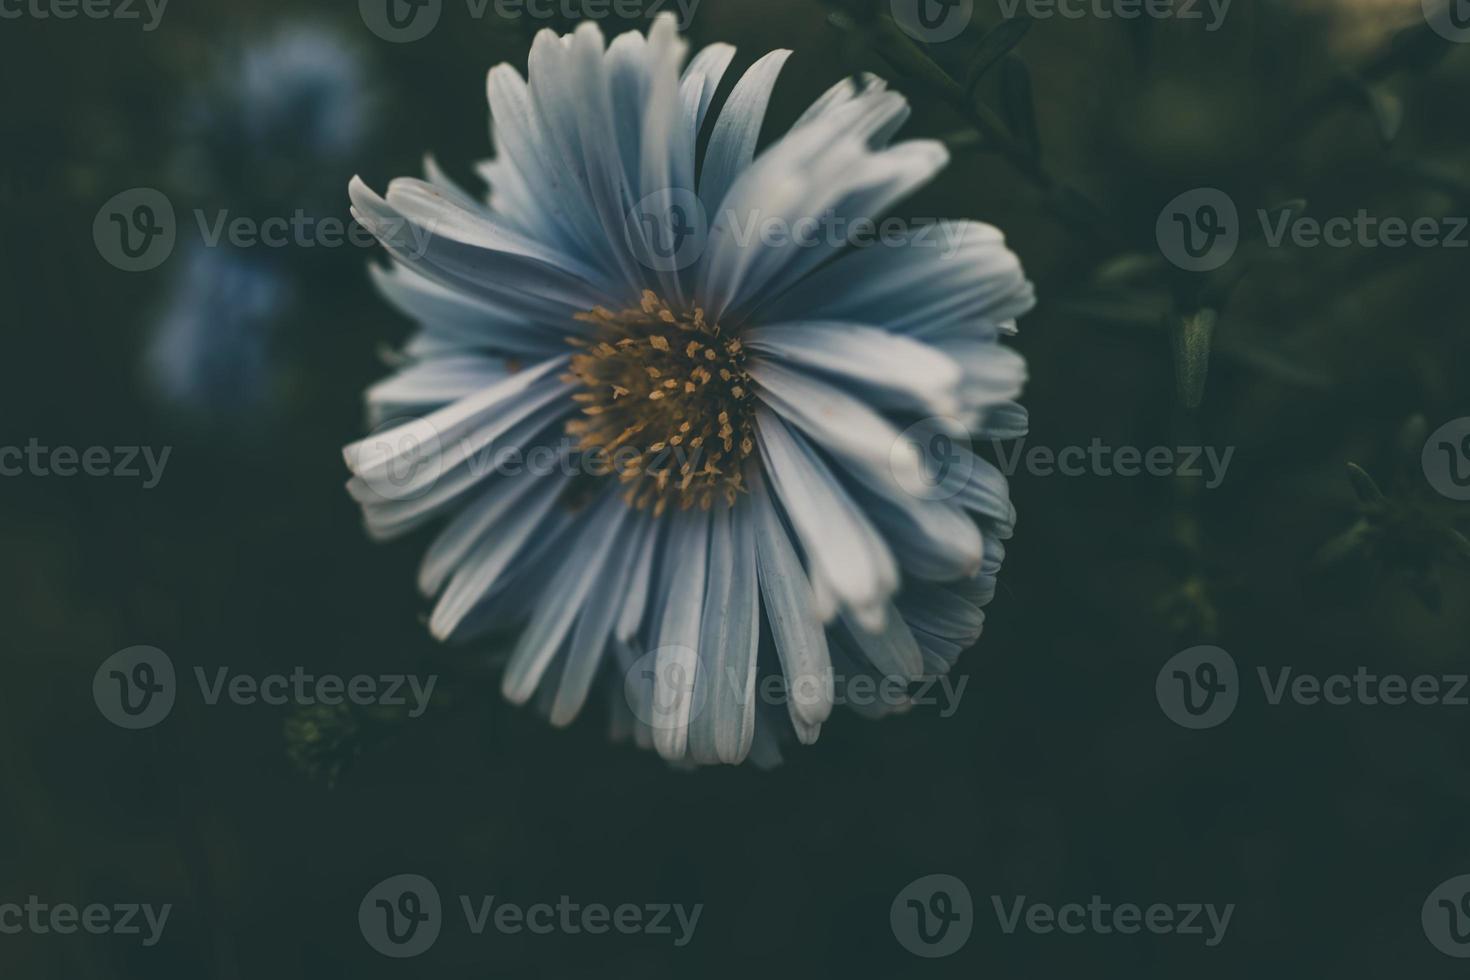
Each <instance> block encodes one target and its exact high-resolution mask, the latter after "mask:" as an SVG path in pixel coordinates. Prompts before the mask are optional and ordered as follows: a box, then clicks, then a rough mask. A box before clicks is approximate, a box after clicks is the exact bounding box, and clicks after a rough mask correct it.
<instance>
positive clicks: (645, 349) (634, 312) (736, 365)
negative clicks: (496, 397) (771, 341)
mask: <svg viewBox="0 0 1470 980" xmlns="http://www.w3.org/2000/svg"><path fill="white" fill-rule="evenodd" d="M577 319H578V320H581V321H582V322H584V323H590V324H593V325H594V326H596V327H597V329H598V333H599V334H600V337H599V338H598V339H595V340H589V339H585V338H580V337H578V338H568V339H569V342H570V343H572V344H573V345H574V346H575V347H577V348H578V352H577V353H576V354H574V355H572V363H571V373H570V374H568V375H566V376H565V380H567V381H568V382H569V383H580V384H581V386H582V387H583V389H584V390H583V391H580V392H578V393H577V394H575V395H573V396H572V397H573V399H575V400H576V401H577V402H579V403H581V405H582V415H581V417H580V418H574V419H572V420H570V421H568V422H567V434H568V435H570V436H572V437H573V438H575V439H577V440H578V446H579V448H580V449H582V450H583V451H584V452H592V453H597V454H599V455H600V456H602V457H603V458H604V459H605V460H606V462H607V464H608V465H609V466H610V467H611V468H612V470H613V472H615V473H617V474H618V478H619V479H620V480H622V481H623V482H624V483H626V484H628V491H627V494H626V496H625V499H626V500H627V501H628V503H629V505H631V506H634V507H638V508H644V507H652V508H653V510H654V513H655V514H656V515H657V514H662V513H663V511H664V510H665V508H667V507H668V505H669V503H670V502H671V501H677V502H678V504H679V506H680V507H682V508H684V509H688V508H689V507H691V506H693V505H694V504H695V503H696V502H697V503H698V504H699V506H700V507H702V508H704V509H706V510H708V509H709V507H710V505H711V504H712V503H713V501H714V499H715V496H716V494H719V495H721V496H723V497H724V498H725V500H726V501H727V502H728V503H730V504H734V503H735V499H736V496H737V495H738V494H740V493H742V492H744V490H745V486H744V482H743V481H744V469H745V461H746V458H747V457H749V456H750V455H751V453H752V452H753V451H754V449H755V439H754V436H753V427H752V415H753V404H752V400H751V399H752V395H751V387H752V385H751V381H750V375H749V374H747V373H746V371H745V349H744V347H742V346H741V343H740V341H739V340H738V339H737V338H733V337H727V336H725V335H724V334H722V333H721V331H720V327H719V324H714V323H709V322H707V321H706V320H705V318H704V310H702V309H699V308H695V309H694V310H693V311H692V312H691V313H682V314H681V313H675V312H674V311H673V310H672V309H671V308H670V307H669V304H668V303H666V302H664V301H663V300H661V299H659V298H658V297H657V296H656V295H654V294H653V293H652V292H644V294H643V305H642V306H641V307H640V308H638V309H627V310H624V311H622V312H621V313H614V312H612V311H611V310H607V309H604V308H603V307H600V306H599V307H597V308H596V309H594V310H592V311H591V312H590V313H580V314H578V315H577Z"/></svg>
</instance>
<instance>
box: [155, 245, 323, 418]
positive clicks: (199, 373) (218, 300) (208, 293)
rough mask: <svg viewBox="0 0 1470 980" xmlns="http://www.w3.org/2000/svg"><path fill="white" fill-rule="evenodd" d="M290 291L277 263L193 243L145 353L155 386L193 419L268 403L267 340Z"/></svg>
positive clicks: (237, 413)
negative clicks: (186, 410) (190, 414)
mask: <svg viewBox="0 0 1470 980" xmlns="http://www.w3.org/2000/svg"><path fill="white" fill-rule="evenodd" d="M293 292H294V290H293V288H292V284H291V282H290V281H289V279H288V278H287V277H286V275H285V271H284V269H283V268H282V267H281V266H280V265H278V264H276V263H272V262H268V261H260V260H259V259H258V258H256V257H254V256H251V255H248V254H246V253H244V252H239V251H232V250H230V249H226V248H207V247H205V246H203V245H202V244H201V245H196V246H194V247H192V248H191V249H190V251H189V252H188V254H187V255H186V256H185V257H184V259H183V262H182V263H181V268H180V271H179V273H178V275H177V276H176V277H175V278H174V279H173V280H172V283H171V289H170V292H169V294H168V298H167V300H166V303H165V306H164V311H163V314H162V316H160V318H159V320H158V324H157V327H156V329H155V332H154V334H153V336H152V338H151V340H150V343H149V346H148V349H147V351H146V354H145V360H144V366H145V370H146V373H147V376H148V380H149V381H150V383H151V386H152V388H153V390H154V391H155V392H156V393H157V394H158V395H159V396H161V397H162V398H164V399H165V400H167V401H169V402H171V403H173V404H175V405H177V406H179V407H182V408H185V409H188V410H190V411H191V412H192V413H193V414H195V415H196V417H199V418H205V419H210V420H212V421H216V422H221V423H228V422H232V421H236V420H239V419H242V418H248V417H251V416H253V415H254V414H255V413H257V412H258V411H260V409H261V408H262V407H263V406H264V404H265V402H266V398H267V395H268V392H269V385H270V380H271V371H270V367H271V352H270V342H271V338H272V335H273V333H274V330H275V326H276V324H277V323H278V322H279V320H280V319H281V318H282V316H284V315H285V313H286V311H287V309H288V308H289V306H290V302H291V298H292V294H293Z"/></svg>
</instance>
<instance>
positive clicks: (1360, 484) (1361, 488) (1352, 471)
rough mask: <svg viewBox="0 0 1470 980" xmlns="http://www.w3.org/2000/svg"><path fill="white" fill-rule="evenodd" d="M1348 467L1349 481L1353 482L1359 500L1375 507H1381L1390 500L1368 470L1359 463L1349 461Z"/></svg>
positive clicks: (1354, 491)
mask: <svg viewBox="0 0 1470 980" xmlns="http://www.w3.org/2000/svg"><path fill="white" fill-rule="evenodd" d="M1347 469H1348V481H1349V482H1350V483H1352V485H1353V493H1355V494H1357V497H1358V500H1359V502H1361V503H1364V504H1367V505H1370V506H1374V507H1381V506H1383V505H1384V504H1386V503H1387V502H1388V501H1387V500H1386V499H1385V498H1384V496H1383V491H1382V490H1380V489H1378V484H1377V483H1376V482H1374V480H1373V477H1371V476H1369V475H1368V471H1367V470H1365V469H1363V468H1362V467H1361V466H1359V465H1358V464H1357V463H1348V464H1347Z"/></svg>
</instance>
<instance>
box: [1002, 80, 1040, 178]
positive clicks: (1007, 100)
mask: <svg viewBox="0 0 1470 980" xmlns="http://www.w3.org/2000/svg"><path fill="white" fill-rule="evenodd" d="M1000 100H1001V110H1002V112H1003V113H1004V115H1005V120H1006V125H1007V126H1008V127H1009V128H1010V131H1011V135H1012V136H1014V137H1015V138H1016V139H1017V140H1019V141H1020V142H1021V144H1022V145H1024V146H1025V147H1026V148H1027V150H1028V151H1030V153H1031V156H1032V157H1033V158H1036V157H1040V156H1041V133H1040V132H1039V130H1038V129H1037V126H1036V100H1035V98H1034V96H1033V94H1032V91H1031V69H1029V68H1027V67H1026V62H1025V60H1024V59H1022V58H1021V56H1020V55H1018V54H1008V55H1006V56H1005V60H1004V61H1003V62H1002V64H1001V67H1000Z"/></svg>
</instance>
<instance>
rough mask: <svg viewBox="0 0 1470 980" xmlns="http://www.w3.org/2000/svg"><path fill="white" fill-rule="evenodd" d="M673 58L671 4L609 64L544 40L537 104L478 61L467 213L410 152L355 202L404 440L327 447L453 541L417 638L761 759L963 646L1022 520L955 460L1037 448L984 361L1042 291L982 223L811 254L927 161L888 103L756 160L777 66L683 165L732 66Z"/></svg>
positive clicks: (358, 489)
mask: <svg viewBox="0 0 1470 980" xmlns="http://www.w3.org/2000/svg"><path fill="white" fill-rule="evenodd" d="M685 54H686V44H685V42H684V41H683V40H682V39H681V38H680V37H679V35H678V33H677V31H676V29H675V26H674V20H673V18H672V17H671V16H661V17H659V18H658V19H656V20H655V22H654V23H653V25H652V27H651V29H650V31H649V34H648V36H647V37H646V38H645V37H644V36H642V35H641V34H639V33H636V32H633V33H628V34H624V35H622V36H620V37H618V38H616V39H615V40H614V41H613V42H612V43H611V44H610V45H609V44H605V43H604V39H603V36H602V33H601V32H600V31H599V30H598V28H597V27H596V26H595V25H592V24H583V25H582V26H581V27H579V28H578V29H577V30H576V31H575V32H574V33H572V34H569V35H566V36H564V37H559V36H557V35H556V34H554V33H553V32H551V31H543V32H542V33H541V34H540V35H539V36H538V37H537V38H536V40H535V42H534V45H533V46H532V49H531V54H530V64H529V72H528V75H529V81H527V80H525V79H522V77H521V76H520V74H518V73H517V72H516V71H515V70H514V69H513V68H511V67H509V66H507V65H500V66H497V67H496V68H494V69H492V70H491V71H490V77H489V95H490V109H491V113H492V117H493V134H494V141H495V144H496V148H497V154H496V156H495V158H494V159H492V160H490V161H488V162H486V163H484V164H483V165H481V167H480V168H479V173H480V174H481V175H482V176H483V177H484V178H485V179H486V181H487V182H488V184H489V186H490V194H489V198H488V200H487V201H485V202H481V201H479V200H477V199H476V198H474V197H473V196H472V195H470V194H469V193H467V192H465V191H463V190H461V189H459V188H457V187H455V186H454V185H453V184H451V183H450V182H449V181H448V180H447V179H445V177H444V176H443V175H442V174H441V173H440V172H438V170H437V168H436V167H435V166H434V165H433V162H432V161H430V162H429V164H428V167H427V171H428V173H427V178H428V179H427V180H413V179H406V178H405V179H399V180H395V181H393V182H392V183H391V184H390V185H389V187H388V193H387V196H386V197H380V196H378V195H377V194H375V193H374V192H373V191H371V190H370V189H368V187H367V186H365V185H364V184H363V183H362V182H361V181H360V180H354V181H353V183H352V186H351V196H352V202H353V205H354V214H355V215H356V216H357V218H358V219H359V220H360V221H361V222H362V223H363V224H364V225H365V226H366V227H367V228H369V229H371V230H372V231H373V233H374V234H375V235H377V236H378V238H379V239H380V240H381V241H382V243H383V244H384V245H385V247H386V248H387V250H388V252H389V254H390V255H391V256H392V258H393V260H394V261H393V264H392V266H391V267H390V268H388V269H387V270H377V269H375V270H374V276H375V278H376V281H377V284H378V286H379V287H380V288H381V290H382V292H383V293H384V294H385V295H386V296H387V298H388V299H389V300H390V301H391V302H392V303H393V304H394V305H396V306H397V307H398V308H399V309H400V310H402V311H403V312H404V313H406V314H407V315H408V316H409V317H411V318H412V319H413V320H415V321H417V323H418V324H419V327H420V329H419V331H418V332H417V333H416V334H415V336H414V337H413V339H412V340H411V341H410V343H409V344H408V346H407V348H406V350H405V364H404V365H403V366H401V368H400V369H399V370H398V372H397V373H396V374H394V375H393V376H392V377H390V378H388V379H387V380H385V381H383V382H381V383H380V384H378V385H377V386H375V387H373V388H372V389H370V390H369V392H368V395H367V398H368V402H369V406H370V410H371V414H372V416H373V418H374V420H375V421H376V422H377V423H379V424H380V425H381V424H383V423H385V421H386V420H400V421H398V422H394V423H392V424H389V425H387V427H386V428H382V429H380V431H379V432H377V433H376V434H375V435H374V436H372V437H371V438H368V439H366V440H364V441H362V442H359V443H356V444H354V445H351V446H349V447H347V449H346V457H347V461H348V464H349V466H350V468H351V469H352V471H353V473H354V476H353V478H352V479H351V480H350V481H349V484H348V486H349V489H350V491H351V492H352V494H353V496H354V497H355V498H356V499H357V500H358V501H359V502H360V503H361V505H362V507H363V511H364V514H365V516H366V523H367V526H368V529H369V531H370V532H371V533H372V534H373V535H374V536H376V537H379V538H390V537H394V536H396V535H400V534H403V533H405V532H408V531H410V530H413V529H415V528H418V527H420V526H422V525H424V524H426V523H429V522H433V521H436V520H438V519H441V518H446V519H447V524H446V525H445V526H444V527H442V529H441V530H440V531H439V532H438V536H437V538H435V540H434V541H433V544H432V545H431V546H430V547H429V550H428V554H427V556H426V557H425V559H424V563H423V566H422V570H421V572H420V575H419V585H420V587H421V588H422V590H423V591H424V593H425V594H426V595H428V596H431V597H437V602H436V604H435V606H434V609H433V613H432V615H431V616H430V619H429V627H430V629H431V631H432V632H433V634H434V635H435V636H436V637H438V638H440V639H445V640H449V639H453V640H462V639H466V638H474V637H480V636H483V635H485V634H486V633H488V632H492V631H509V630H519V638H518V639H517V640H516V642H515V645H514V648H513V651H512V652H511V654H510V656H509V660H508V663H507V665H506V670H505V675H504V682H503V691H504V694H505V696H506V697H507V698H508V699H510V700H511V701H513V702H515V703H518V704H519V703H524V702H529V701H533V700H534V701H535V702H536V703H537V704H539V705H540V706H541V707H542V708H544V710H545V711H546V712H547V713H548V714H549V715H550V718H551V721H552V722H553V723H554V724H557V725H564V724H567V723H569V722H570V721H571V720H572V719H573V718H574V717H576V716H577V714H578V713H579V712H580V711H581V710H582V708H583V706H584V704H585V702H586V701H587V699H588V697H589V696H590V695H591V693H592V691H593V690H594V689H598V688H600V689H602V690H603V691H605V692H606V693H607V695H608V697H609V701H610V704H611V710H612V716H613V725H614V730H615V732H616V733H623V734H631V735H632V736H633V737H634V738H635V739H636V740H637V741H638V742H639V743H640V744H643V745H652V746H653V747H655V748H657V750H658V752H659V753H660V754H661V755H663V756H664V757H665V758H667V759H670V760H676V761H682V762H690V763H715V762H723V763H739V762H741V761H743V760H745V759H746V758H747V757H751V758H753V760H754V761H756V762H758V763H762V764H766V763H774V762H776V761H778V760H779V748H778V746H779V744H780V743H781V742H782V741H784V740H786V736H788V735H793V734H794V735H795V737H796V739H797V740H799V741H800V742H802V743H811V742H814V741H815V740H816V738H817V735H818V733H819V732H820V730H821V727H822V724H823V723H824V722H825V721H826V720H827V718H828V716H829V714H830V712H831V710H832V706H833V703H834V701H838V702H841V701H846V702H850V703H853V704H854V705H855V706H858V707H861V708H863V709H865V713H869V714H881V713H885V712H886V711H887V710H889V709H890V708H895V707H902V706H903V698H902V697H897V698H882V697H875V696H874V695H873V693H872V692H873V691H874V690H881V689H885V688H883V687H880V686H879V685H880V684H886V685H887V686H886V689H887V690H890V691H892V690H894V689H895V687H896V688H897V689H899V690H900V691H901V690H903V689H904V688H905V686H906V685H908V684H909V683H911V682H914V681H918V680H920V679H921V678H923V677H926V676H932V675H935V674H939V673H942V672H945V671H947V670H949V668H950V666H951V665H952V664H953V663H954V661H955V658H956V657H957V656H958V655H959V653H960V651H961V650H963V649H965V648H966V647H968V646H970V645H971V644H973V643H974V642H975V640H976V638H977V637H978V636H979V634H980V628H981V623H982V621H983V618H984V616H983V613H982V611H981V607H983V606H984V605H985V604H986V603H988V602H989V601H990V598H991V596H992V595H993V594H994V591H995V580H996V574H997V572H998V571H999V568H1000V563H1001V558H1002V556H1003V554H1004V550H1003V547H1002V544H1001V542H1002V540H1003V539H1005V538H1007V537H1008V536H1009V535H1010V533H1011V529H1012V526H1013V523H1014V512H1013V510H1012V507H1011V504H1010V500H1009V496H1008V492H1007V487H1006V481H1005V479H1004V478H1003V477H1002V475H1001V474H1000V472H999V471H998V470H997V469H996V468H995V467H993V466H991V465H990V464H989V463H987V462H985V461H984V460H982V459H980V458H978V457H976V456H975V455H974V454H973V453H972V452H971V451H970V442H969V441H968V438H966V436H979V437H998V438H1011V437H1015V436H1017V435H1020V434H1021V433H1022V431H1024V428H1025V413H1024V411H1023V410H1022V409H1020V407H1019V406H1017V405H1016V404H1015V403H1014V402H1013V401H1012V399H1013V398H1015V397H1016V396H1017V395H1018V393H1019V392H1020V389H1021V386H1022V382H1023V380H1024V374H1025V364H1024V362H1023V360H1022V359H1021V358H1020V356H1018V355H1017V354H1015V353H1014V352H1012V351H1011V350H1009V349H1008V348H1006V347H1003V346H1001V345H1000V344H999V343H998V341H999V338H1000V337H1001V335H1003V334H1010V333H1013V332H1014V330H1015V319H1016V317H1018V316H1019V315H1021V314H1022V313H1024V312H1026V311H1027V310H1028V309H1029V308H1030V307H1031V306H1032V304H1033V301H1034V300H1033V292H1032V288H1031V285H1030V283H1028V282H1027V280H1026V278H1025V276H1024V275H1023V274H1022V271H1021V267H1020V263H1019V262H1018V261H1017V259H1016V257H1015V255H1013V254H1012V253H1011V252H1010V251H1009V250H1008V249H1007V248H1006V247H1005V244H1004V242H1003V239H1002V237H1001V235H1000V233H999V232H998V231H996V230H995V229H994V228H991V227H989V226H986V225H983V224H979V223H976V222H970V221H955V222H946V223H941V224H940V225H939V226H938V227H930V228H923V227H913V228H910V229H909V231H908V232H907V233H905V234H904V235H902V236H898V237H897V239H896V240H895V237H894V236H892V235H889V236H886V237H885V239H884V243H883V244H881V245H871V246H869V247H866V248H854V247H851V246H850V245H849V244H848V243H847V240H846V239H844V238H842V237H841V236H832V235H828V236H825V237H824V236H823V235H821V234H812V233H811V232H812V230H813V229H814V228H816V227H818V226H819V225H821V224H825V225H827V226H831V225H833V224H834V223H835V224H837V225H839V226H840V227H843V228H850V227H855V226H860V219H873V218H878V217H881V216H882V215H883V214H884V213H885V212H886V211H888V210H889V209H890V208H891V207H892V206H893V205H894V204H895V203H896V202H898V201H899V200H901V199H902V198H904V197H905V196H906V195H908V194H909V193H911V192H912V191H913V190H915V189H916V188H918V187H920V186H921V185H923V184H924V183H926V182H927V181H928V180H929V179H930V178H932V177H933V176H934V175H935V174H936V173H937V172H938V171H939V170H940V169H941V168H942V167H943V166H944V165H945V164H946V162H947V154H946V152H945V149H944V147H943V146H942V145H941V144H940V143H938V142H934V141H929V140H914V141H909V142H902V143H897V144H891V140H892V137H893V136H894V133H895V132H896V131H897V129H898V128H899V126H900V125H901V124H902V123H903V121H904V120H905V118H906V117H907V115H908V111H909V110H908V106H907V104H906V102H905V100H904V99H903V98H902V97H901V96H900V95H898V94H896V93H892V92H888V91H886V90H885V89H884V86H883V84H882V82H881V81H879V80H878V79H876V78H872V77H868V78H866V79H864V80H863V82H862V83H861V84H860V85H859V84H858V83H856V82H854V81H853V80H845V81H843V82H841V83H839V84H837V85H836V86H834V87H833V88H832V89H831V90H830V91H829V92H827V94H826V95H824V96H822V97H821V98H820V99H819V100H818V101H817V102H816V103H815V104H813V105H812V106H811V108H810V109H809V110H808V111H807V112H806V113H805V114H804V115H803V116H802V117H801V118H800V119H798V120H797V122H796V123H795V125H793V127H792V128H791V130H790V132H788V133H787V134H786V135H785V136H784V137H782V138H781V139H780V140H779V141H777V142H775V143H774V144H773V145H771V146H770V147H769V148H768V149H767V150H765V151H764V152H763V153H762V154H761V155H760V156H758V157H757V156H756V153H755V148H756V141H757V138H758V136H759V133H760V129H761V123H762V118H763V116H764V114H765V110H766V105H767V103H768V101H769V99H770V95H771V91H772V88H773V87H774V84H775V81H776V76H777V74H778V73H779V71H780V69H781V67H782V65H783V63H784V62H785V61H786V59H787V57H788V56H789V54H790V52H788V51H776V52H772V53H771V54H768V55H766V56H765V57H764V58H762V59H760V60H759V61H758V62H756V63H755V65H754V66H752V67H751V68H750V70H749V71H747V72H746V73H745V75H744V76H743V77H742V78H741V79H740V81H739V83H738V84H737V85H735V87H734V89H733V91H732V92H731V94H730V95H729V97H728V99H727V100H726V102H725V104H724V107H723V109H722V111H721V112H720V114H719V116H718V118H717V119H716V120H715V122H714V124H713V127H712V130H711V133H710V136H709V139H708V145H707V148H706V149H705V150H704V152H703V154H702V155H701V156H700V158H699V159H696V156H697V153H696V145H697V138H698V135H699V133H700V131H701V127H702V126H703V124H704V122H705V116H706V114H707V113H708V112H709V110H710V107H711V102H712V100H713V97H714V93H715V90H716V88H717V87H718V86H719V83H720V79H721V77H722V76H723V74H724V72H725V70H726V68H727V67H728V66H729V64H730V61H731V58H732V56H733V55H734V49H733V48H731V47H730V46H729V45H725V44H714V45H711V46H709V47H707V48H705V49H704V50H702V51H701V52H699V53H698V54H697V55H696V56H695V57H694V59H693V60H692V61H691V62H690V63H689V65H688V67H687V68H684V69H683V70H682V72H681V70H680V69H681V66H682V65H683V63H684V59H685ZM890 144H891V145H890ZM754 227H760V228H762V229H769V228H773V227H780V228H785V229H789V230H790V232H791V233H790V234H788V235H786V236H780V235H775V236H773V235H770V234H766V233H755V234H753V233H752V231H751V229H752V228H754ZM939 242H949V243H956V244H954V246H953V248H952V249H949V250H941V249H940V248H939V247H936V246H937V243H939ZM691 243H692V244H691ZM676 246H677V247H676ZM935 417H943V418H945V419H947V420H948V421H945V422H936V421H933V420H934V418H935ZM404 419H408V420H407V421H401V420H404ZM925 419H928V420H929V421H926V422H920V424H919V425H918V426H917V428H911V427H912V426H913V424H914V423H915V421H916V420H925ZM906 430H908V431H909V432H919V433H922V437H921V438H919V439H917V440H915V438H913V437H912V436H911V435H906V434H905V433H906ZM960 430H964V431H963V432H962V431H960ZM930 448H933V449H934V450H935V452H936V453H937V454H938V455H939V456H942V457H943V458H942V460H941V461H936V460H934V459H930V458H929V455H928V454H927V453H925V452H924V450H926V449H930ZM509 461H514V465H512V463H511V462H509ZM936 462H940V464H941V465H942V469H940V470H935V468H934V465H935V463H936ZM938 477H943V478H944V479H943V480H939V479H937V478H938ZM772 678H774V679H775V680H774V682H773V683H766V681H770V680H771V679H772ZM758 680H760V681H762V683H761V686H760V688H759V690H758V689H757V682H758ZM783 681H784V683H783ZM782 691H784V692H785V693H784V695H782V696H776V694H779V693H780V692H782ZM773 692H775V693H774V694H773Z"/></svg>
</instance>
